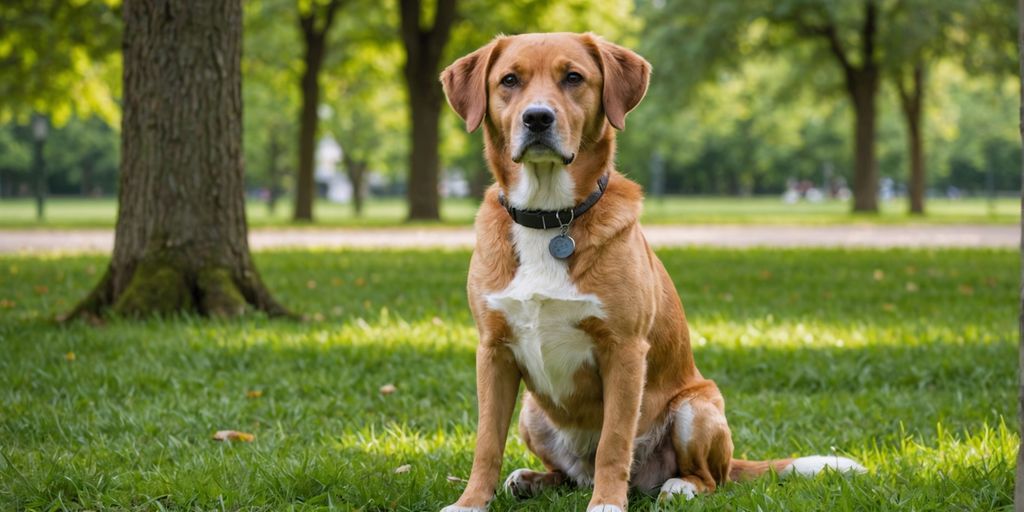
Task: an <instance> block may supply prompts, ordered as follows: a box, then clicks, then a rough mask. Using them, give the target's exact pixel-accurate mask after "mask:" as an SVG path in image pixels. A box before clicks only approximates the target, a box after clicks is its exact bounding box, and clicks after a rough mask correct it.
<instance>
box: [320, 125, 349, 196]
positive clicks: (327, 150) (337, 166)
mask: <svg viewBox="0 0 1024 512" xmlns="http://www.w3.org/2000/svg"><path fill="white" fill-rule="evenodd" d="M341 158H342V149H341V145H340V144H338V141H336V140H334V137H332V136H330V135H325V136H323V137H321V138H320V142H318V143H317V145H316V157H315V161H316V165H315V168H314V171H313V179H314V180H315V181H316V183H317V187H318V189H319V190H321V191H325V192H326V193H325V195H326V196H327V200H328V201H331V202H332V203H347V202H350V201H352V182H350V181H349V180H348V175H346V174H345V171H344V170H342V168H341V165H342V164H341Z"/></svg>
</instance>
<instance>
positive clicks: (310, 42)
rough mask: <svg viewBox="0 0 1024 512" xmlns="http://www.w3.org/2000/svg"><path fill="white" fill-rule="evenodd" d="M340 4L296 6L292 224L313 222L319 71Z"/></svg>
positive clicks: (310, 0) (337, 0) (308, 1)
mask: <svg viewBox="0 0 1024 512" xmlns="http://www.w3.org/2000/svg"><path fill="white" fill-rule="evenodd" d="M341 5H342V1H341V0H329V1H328V2H326V3H323V4H322V3H321V2H317V1H316V0H305V1H299V2H298V9H299V27H300V28H301V29H302V41H303V58H302V62H303V65H304V67H303V70H302V79H301V81H300V84H301V91H302V110H301V113H300V114H299V167H298V175H297V176H296V179H295V215H294V218H295V220H302V221H312V220H313V199H314V198H315V196H316V185H315V184H314V183H313V165H314V163H315V162H314V161H313V157H314V152H315V151H316V131H317V125H318V122H317V121H318V117H317V110H318V108H319V106H320V71H321V69H322V68H323V64H324V58H325V57H326V55H327V48H328V39H327V34H328V32H330V30H331V25H332V24H334V18H335V16H336V14H337V12H338V10H339V9H340V8H341Z"/></svg>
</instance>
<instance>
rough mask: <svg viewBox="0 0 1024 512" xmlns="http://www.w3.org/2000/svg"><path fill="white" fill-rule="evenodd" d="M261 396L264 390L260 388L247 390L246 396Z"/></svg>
mask: <svg viewBox="0 0 1024 512" xmlns="http://www.w3.org/2000/svg"><path fill="white" fill-rule="evenodd" d="M261 396H263V392H262V391H260V390H258V389H253V390H250V391H246V392H245V397H246V398H259V397H261Z"/></svg>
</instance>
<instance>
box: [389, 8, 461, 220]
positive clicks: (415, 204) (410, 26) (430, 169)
mask: <svg viewBox="0 0 1024 512" xmlns="http://www.w3.org/2000/svg"><path fill="white" fill-rule="evenodd" d="M420 13H421V5H420V0H399V14H400V17H401V33H402V44H403V45H404V47H405V55H406V59H405V66H404V76H405V84H406V87H407V89H408V91H409V107H410V108H409V112H410V116H411V124H412V151H411V152H410V153H409V182H408V183H409V186H408V190H407V197H408V201H409V220H439V219H440V218H441V210H440V198H439V196H438V192H437V185H438V177H439V175H440V172H439V168H440V155H439V154H438V145H439V142H440V134H439V132H440V128H439V124H440V119H441V106H442V104H443V102H444V92H443V91H442V89H441V83H440V81H438V79H437V74H438V73H439V72H440V69H439V65H440V63H441V55H442V52H443V51H444V47H445V45H446V44H447V43H448V38H449V36H450V34H451V27H452V24H453V23H454V21H455V16H456V0H438V3H437V8H436V9H435V13H434V21H433V24H432V25H431V26H430V27H429V28H427V29H423V28H422V27H421V23H420Z"/></svg>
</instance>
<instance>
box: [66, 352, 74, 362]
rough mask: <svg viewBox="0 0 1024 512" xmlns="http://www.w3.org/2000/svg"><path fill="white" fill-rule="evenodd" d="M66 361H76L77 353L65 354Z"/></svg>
mask: <svg viewBox="0 0 1024 512" xmlns="http://www.w3.org/2000/svg"><path fill="white" fill-rule="evenodd" d="M64 360H65V361H68V362H70V361H74V360H75V353H74V352H68V353H67V354H64Z"/></svg>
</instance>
